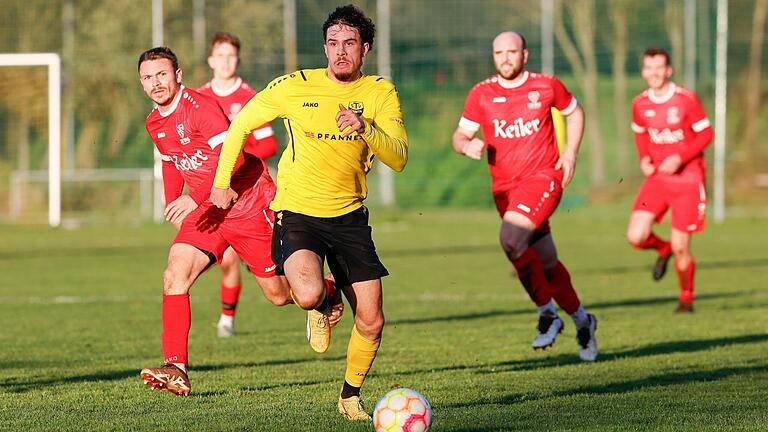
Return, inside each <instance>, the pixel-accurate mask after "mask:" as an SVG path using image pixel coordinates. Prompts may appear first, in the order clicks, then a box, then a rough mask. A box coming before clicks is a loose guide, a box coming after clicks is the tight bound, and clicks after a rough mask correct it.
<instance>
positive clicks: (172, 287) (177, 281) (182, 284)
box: [163, 267, 190, 295]
mask: <svg viewBox="0 0 768 432" xmlns="http://www.w3.org/2000/svg"><path fill="white" fill-rule="evenodd" d="M187 279H188V278H185V277H184V276H183V274H182V273H180V272H179V271H178V270H176V269H174V268H172V267H167V268H166V269H165V271H163V294H165V295H177V294H186V293H187V292H188V291H189V285H190V283H189V281H188V280H187Z"/></svg>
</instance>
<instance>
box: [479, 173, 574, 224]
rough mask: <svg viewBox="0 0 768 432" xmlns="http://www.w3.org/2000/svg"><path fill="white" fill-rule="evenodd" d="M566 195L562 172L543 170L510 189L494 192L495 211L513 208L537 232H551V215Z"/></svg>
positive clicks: (502, 213)
mask: <svg viewBox="0 0 768 432" xmlns="http://www.w3.org/2000/svg"><path fill="white" fill-rule="evenodd" d="M562 196H563V186H562V172H561V171H554V170H552V171H542V172H538V173H536V174H534V175H532V176H529V177H526V178H524V179H522V180H520V181H519V182H517V183H515V184H514V185H512V186H511V187H509V188H506V189H503V190H498V191H494V193H493V200H494V201H495V202H496V210H498V212H499V215H500V216H501V217H504V213H506V212H508V211H513V212H517V213H520V214H521V215H523V216H525V217H527V218H528V219H530V221H531V222H533V224H534V225H536V231H537V232H549V231H550V228H549V217H550V216H552V214H553V213H554V212H555V209H557V205H558V204H560V198H561V197H562Z"/></svg>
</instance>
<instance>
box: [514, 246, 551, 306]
mask: <svg viewBox="0 0 768 432" xmlns="http://www.w3.org/2000/svg"><path fill="white" fill-rule="evenodd" d="M512 264H513V265H514V266H515V269H516V270H517V277H518V278H519V279H520V282H521V283H522V284H523V287H524V288H525V290H526V291H527V292H528V295H529V296H530V297H531V300H533V302H534V303H536V306H544V305H545V304H547V303H549V301H550V300H552V289H551V288H550V287H549V282H547V277H546V276H545V274H544V267H543V266H542V265H541V258H539V254H537V253H536V251H534V250H533V249H531V248H528V249H526V250H525V252H523V254H522V255H520V257H519V258H518V259H516V260H514V261H512Z"/></svg>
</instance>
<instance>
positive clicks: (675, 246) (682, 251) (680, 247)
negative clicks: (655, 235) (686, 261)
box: [672, 242, 691, 258]
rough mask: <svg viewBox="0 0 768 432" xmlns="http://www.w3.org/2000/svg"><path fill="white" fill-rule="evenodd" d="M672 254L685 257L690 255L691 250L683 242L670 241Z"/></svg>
mask: <svg viewBox="0 0 768 432" xmlns="http://www.w3.org/2000/svg"><path fill="white" fill-rule="evenodd" d="M672 254H673V255H674V256H675V257H676V258H687V257H689V256H690V255H691V251H690V250H689V249H688V245H687V244H685V243H678V242H672Z"/></svg>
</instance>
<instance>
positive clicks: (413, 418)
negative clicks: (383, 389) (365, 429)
mask: <svg viewBox="0 0 768 432" xmlns="http://www.w3.org/2000/svg"><path fill="white" fill-rule="evenodd" d="M431 423H432V407H430V406H429V402H428V401H427V398H425V397H424V396H422V395H421V394H420V393H419V392H417V391H414V390H411V389H409V388H397V389H394V390H390V391H388V392H387V393H386V394H385V395H384V396H382V397H381V399H379V401H378V402H376V407H375V408H374V409H373V428H374V429H376V432H426V431H428V430H429V425H430V424H431Z"/></svg>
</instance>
